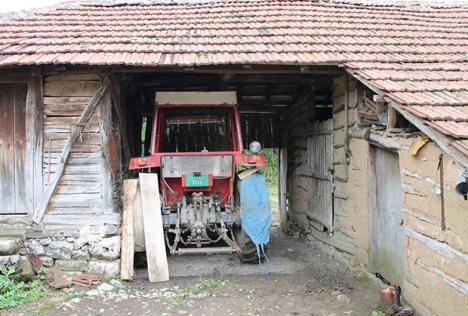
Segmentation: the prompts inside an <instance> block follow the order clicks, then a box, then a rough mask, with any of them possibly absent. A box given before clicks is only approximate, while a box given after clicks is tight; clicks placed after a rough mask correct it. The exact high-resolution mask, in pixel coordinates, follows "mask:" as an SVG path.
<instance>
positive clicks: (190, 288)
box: [167, 279, 226, 307]
mask: <svg viewBox="0 0 468 316" xmlns="http://www.w3.org/2000/svg"><path fill="white" fill-rule="evenodd" d="M224 284H226V281H222V280H217V279H200V280H199V281H198V282H197V283H189V284H187V285H185V286H184V287H182V288H180V289H177V290H176V291H175V295H174V296H173V297H171V298H169V299H168V300H167V302H168V303H169V304H170V305H171V306H172V307H180V306H183V305H185V297H186V296H188V295H196V294H199V293H201V292H203V291H205V290H208V289H217V288H220V287H221V286H223V285H224Z"/></svg>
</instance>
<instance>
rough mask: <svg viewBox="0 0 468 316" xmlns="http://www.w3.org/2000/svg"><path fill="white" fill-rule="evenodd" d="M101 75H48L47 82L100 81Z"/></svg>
mask: <svg viewBox="0 0 468 316" xmlns="http://www.w3.org/2000/svg"><path fill="white" fill-rule="evenodd" d="M99 79H100V75H99V74H66V75H47V76H46V77H45V81H46V82H51V81H59V82H62V81H99Z"/></svg>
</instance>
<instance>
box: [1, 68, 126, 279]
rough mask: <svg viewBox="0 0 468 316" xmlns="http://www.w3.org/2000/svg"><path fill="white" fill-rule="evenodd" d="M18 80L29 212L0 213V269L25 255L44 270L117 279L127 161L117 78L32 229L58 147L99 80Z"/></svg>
mask: <svg viewBox="0 0 468 316" xmlns="http://www.w3.org/2000/svg"><path fill="white" fill-rule="evenodd" d="M24 77H25V79H24V80H22V81H21V82H27V83H28V97H27V102H26V117H27V120H26V123H25V127H26V128H25V130H26V162H27V164H26V166H25V169H26V174H27V175H28V179H30V180H28V181H27V183H26V184H27V192H28V194H27V199H28V203H29V205H30V208H29V209H28V212H27V214H20V215H11V214H7V215H4V214H2V215H0V249H1V250H0V265H11V264H15V263H17V262H18V261H19V260H21V259H22V258H24V255H25V254H26V253H28V252H31V251H32V252H33V253H35V254H37V255H38V256H39V257H40V258H41V261H42V263H43V264H44V265H45V266H46V267H52V266H57V267H58V268H60V269H62V270H63V271H66V272H67V273H68V272H69V273H79V272H81V271H93V272H98V273H101V274H102V275H104V276H107V277H116V276H118V274H119V272H120V260H119V257H120V199H119V196H120V194H119V189H120V183H121V178H122V172H123V169H124V164H122V163H121V162H122V161H123V160H124V159H126V158H123V157H122V152H123V150H122V148H124V147H123V146H121V142H122V139H121V133H120V131H121V130H124V129H123V126H124V124H123V119H122V113H121V112H120V111H119V109H120V104H119V103H120V102H121V97H122V95H121V94H120V89H119V85H118V83H117V80H111V82H112V83H113V84H112V89H107V93H106V94H105V95H104V97H103V98H102V99H101V101H100V102H99V103H98V105H97V107H96V109H95V111H94V113H93V115H92V117H91V119H90V121H89V122H88V123H87V124H86V125H85V126H83V131H82V133H81V135H80V137H79V138H78V140H77V141H76V143H74V144H73V145H72V146H71V154H70V157H69V160H68V161H67V163H66V165H65V169H64V172H63V175H62V176H61V178H60V180H59V182H58V185H57V188H56V190H55V191H54V194H53V195H52V197H51V200H50V203H49V204H48V207H47V210H46V212H45V215H44V217H43V218H42V219H41V220H40V223H39V224H33V223H32V216H33V214H34V211H35V209H36V208H35V206H37V205H38V204H39V201H40V200H41V197H42V196H43V193H44V191H45V189H46V188H47V184H48V183H49V181H50V180H51V178H52V176H53V174H54V172H55V170H56V166H57V162H58V159H59V155H60V153H61V151H62V148H63V147H64V144H65V142H66V140H67V138H68V137H69V135H70V134H71V130H72V129H74V128H76V124H77V122H78V120H79V117H80V115H81V113H82V112H83V110H84V109H85V107H86V106H87V105H88V103H89V101H90V100H91V98H92V97H93V95H94V94H95V92H96V91H97V90H98V89H99V88H100V87H101V84H102V83H101V82H102V79H103V77H102V76H101V75H100V74H99V73H97V72H96V73H93V72H89V73H63V74H60V75H58V74H42V73H41V72H40V71H39V73H36V72H34V71H33V72H32V73H30V74H28V75H25V76H24ZM1 78H2V76H1V75H0V79H1ZM106 80H109V79H106ZM0 81H1V80H0ZM127 155H128V154H127Z"/></svg>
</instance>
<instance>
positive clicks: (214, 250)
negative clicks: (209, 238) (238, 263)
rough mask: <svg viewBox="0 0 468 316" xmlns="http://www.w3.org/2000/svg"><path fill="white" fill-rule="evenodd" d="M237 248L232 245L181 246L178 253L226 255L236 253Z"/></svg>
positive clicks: (180, 254) (181, 254)
mask: <svg viewBox="0 0 468 316" xmlns="http://www.w3.org/2000/svg"><path fill="white" fill-rule="evenodd" d="M235 252H236V250H235V249H233V248H231V247H203V248H179V249H177V251H176V253H175V254H176V255H179V256H183V255H226V254H231V253H235Z"/></svg>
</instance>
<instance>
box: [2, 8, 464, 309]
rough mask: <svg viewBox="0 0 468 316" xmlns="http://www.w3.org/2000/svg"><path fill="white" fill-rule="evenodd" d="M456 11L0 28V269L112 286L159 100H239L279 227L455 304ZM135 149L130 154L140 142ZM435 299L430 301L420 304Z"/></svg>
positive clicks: (310, 12)
mask: <svg viewBox="0 0 468 316" xmlns="http://www.w3.org/2000/svg"><path fill="white" fill-rule="evenodd" d="M467 24H468V7H466V6H463V5H437V6H430V5H424V4H418V3H414V2H412V3H411V5H396V4H394V5H380V4H360V3H347V2H339V1H309V0H289V1H280V0H271V1H266V0H255V1H242V0H234V1H222V0H220V1H200V2H196V3H193V2H184V1H180V2H177V1H176V2H175V3H164V2H155V3H147V2H144V3H113V4H102V3H101V4H99V3H97V4H93V3H85V4H81V5H67V6H63V7H61V6H59V7H57V8H54V9H50V10H43V11H40V12H35V13H33V14H31V15H28V16H23V17H17V18H12V19H9V20H7V21H5V22H3V23H1V24H0V109H1V111H0V113H1V116H0V117H1V124H0V153H1V154H0V181H1V182H0V264H14V263H15V262H17V261H18V260H20V259H21V257H22V256H25V255H26V254H27V253H28V251H32V252H34V253H35V254H37V255H39V256H40V257H41V259H42V262H43V263H44V264H45V265H48V266H53V265H56V266H58V267H60V268H62V269H64V270H69V271H88V270H89V271H96V272H99V273H103V274H107V275H109V276H116V275H118V274H119V271H120V270H119V266H120V259H119V258H120V228H121V220H122V199H121V193H122V192H121V191H122V182H123V180H124V179H126V178H129V177H131V176H133V174H132V172H130V171H129V170H128V161H129V158H130V157H132V156H139V155H141V153H142V152H141V145H142V141H141V130H140V127H141V125H142V121H143V120H145V121H147V122H148V124H150V123H151V120H152V109H153V106H154V96H155V92H158V91H199V92H204V91H236V92H237V98H238V108H239V112H240V116H241V121H242V131H243V135H244V141H245V142H246V143H247V142H249V141H252V140H254V139H255V140H258V141H260V142H261V143H263V144H264V146H265V147H269V148H278V149H279V152H280V215H281V224H282V225H283V226H286V225H289V224H291V223H292V224H294V225H296V226H297V227H299V229H300V230H301V231H302V232H303V233H304V234H305V235H307V238H309V239H310V240H311V241H313V242H315V243H317V244H319V245H320V246H321V247H322V248H323V249H326V250H327V251H329V252H333V253H335V254H336V255H337V256H338V257H340V258H342V259H343V260H345V261H346V262H348V263H349V264H350V265H353V266H356V265H361V266H363V267H365V268H366V269H367V270H368V271H369V272H372V273H376V272H378V273H381V274H382V275H383V276H384V277H385V278H387V279H389V280H392V282H396V283H398V284H400V285H401V286H402V288H403V289H404V293H405V298H406V300H407V301H408V302H410V303H411V304H412V305H413V306H414V307H415V308H416V309H417V310H418V312H420V313H421V314H422V315H442V314H450V315H461V314H463V313H464V312H465V311H466V306H467V296H468V275H467V271H468V230H467V229H466V227H467V225H468V212H467V210H468V202H467V192H466V187H467V182H468V75H467V73H468V72H467V70H468V66H467V56H468V46H467V42H468V27H467ZM143 144H144V142H143ZM434 289H437V290H434Z"/></svg>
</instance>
